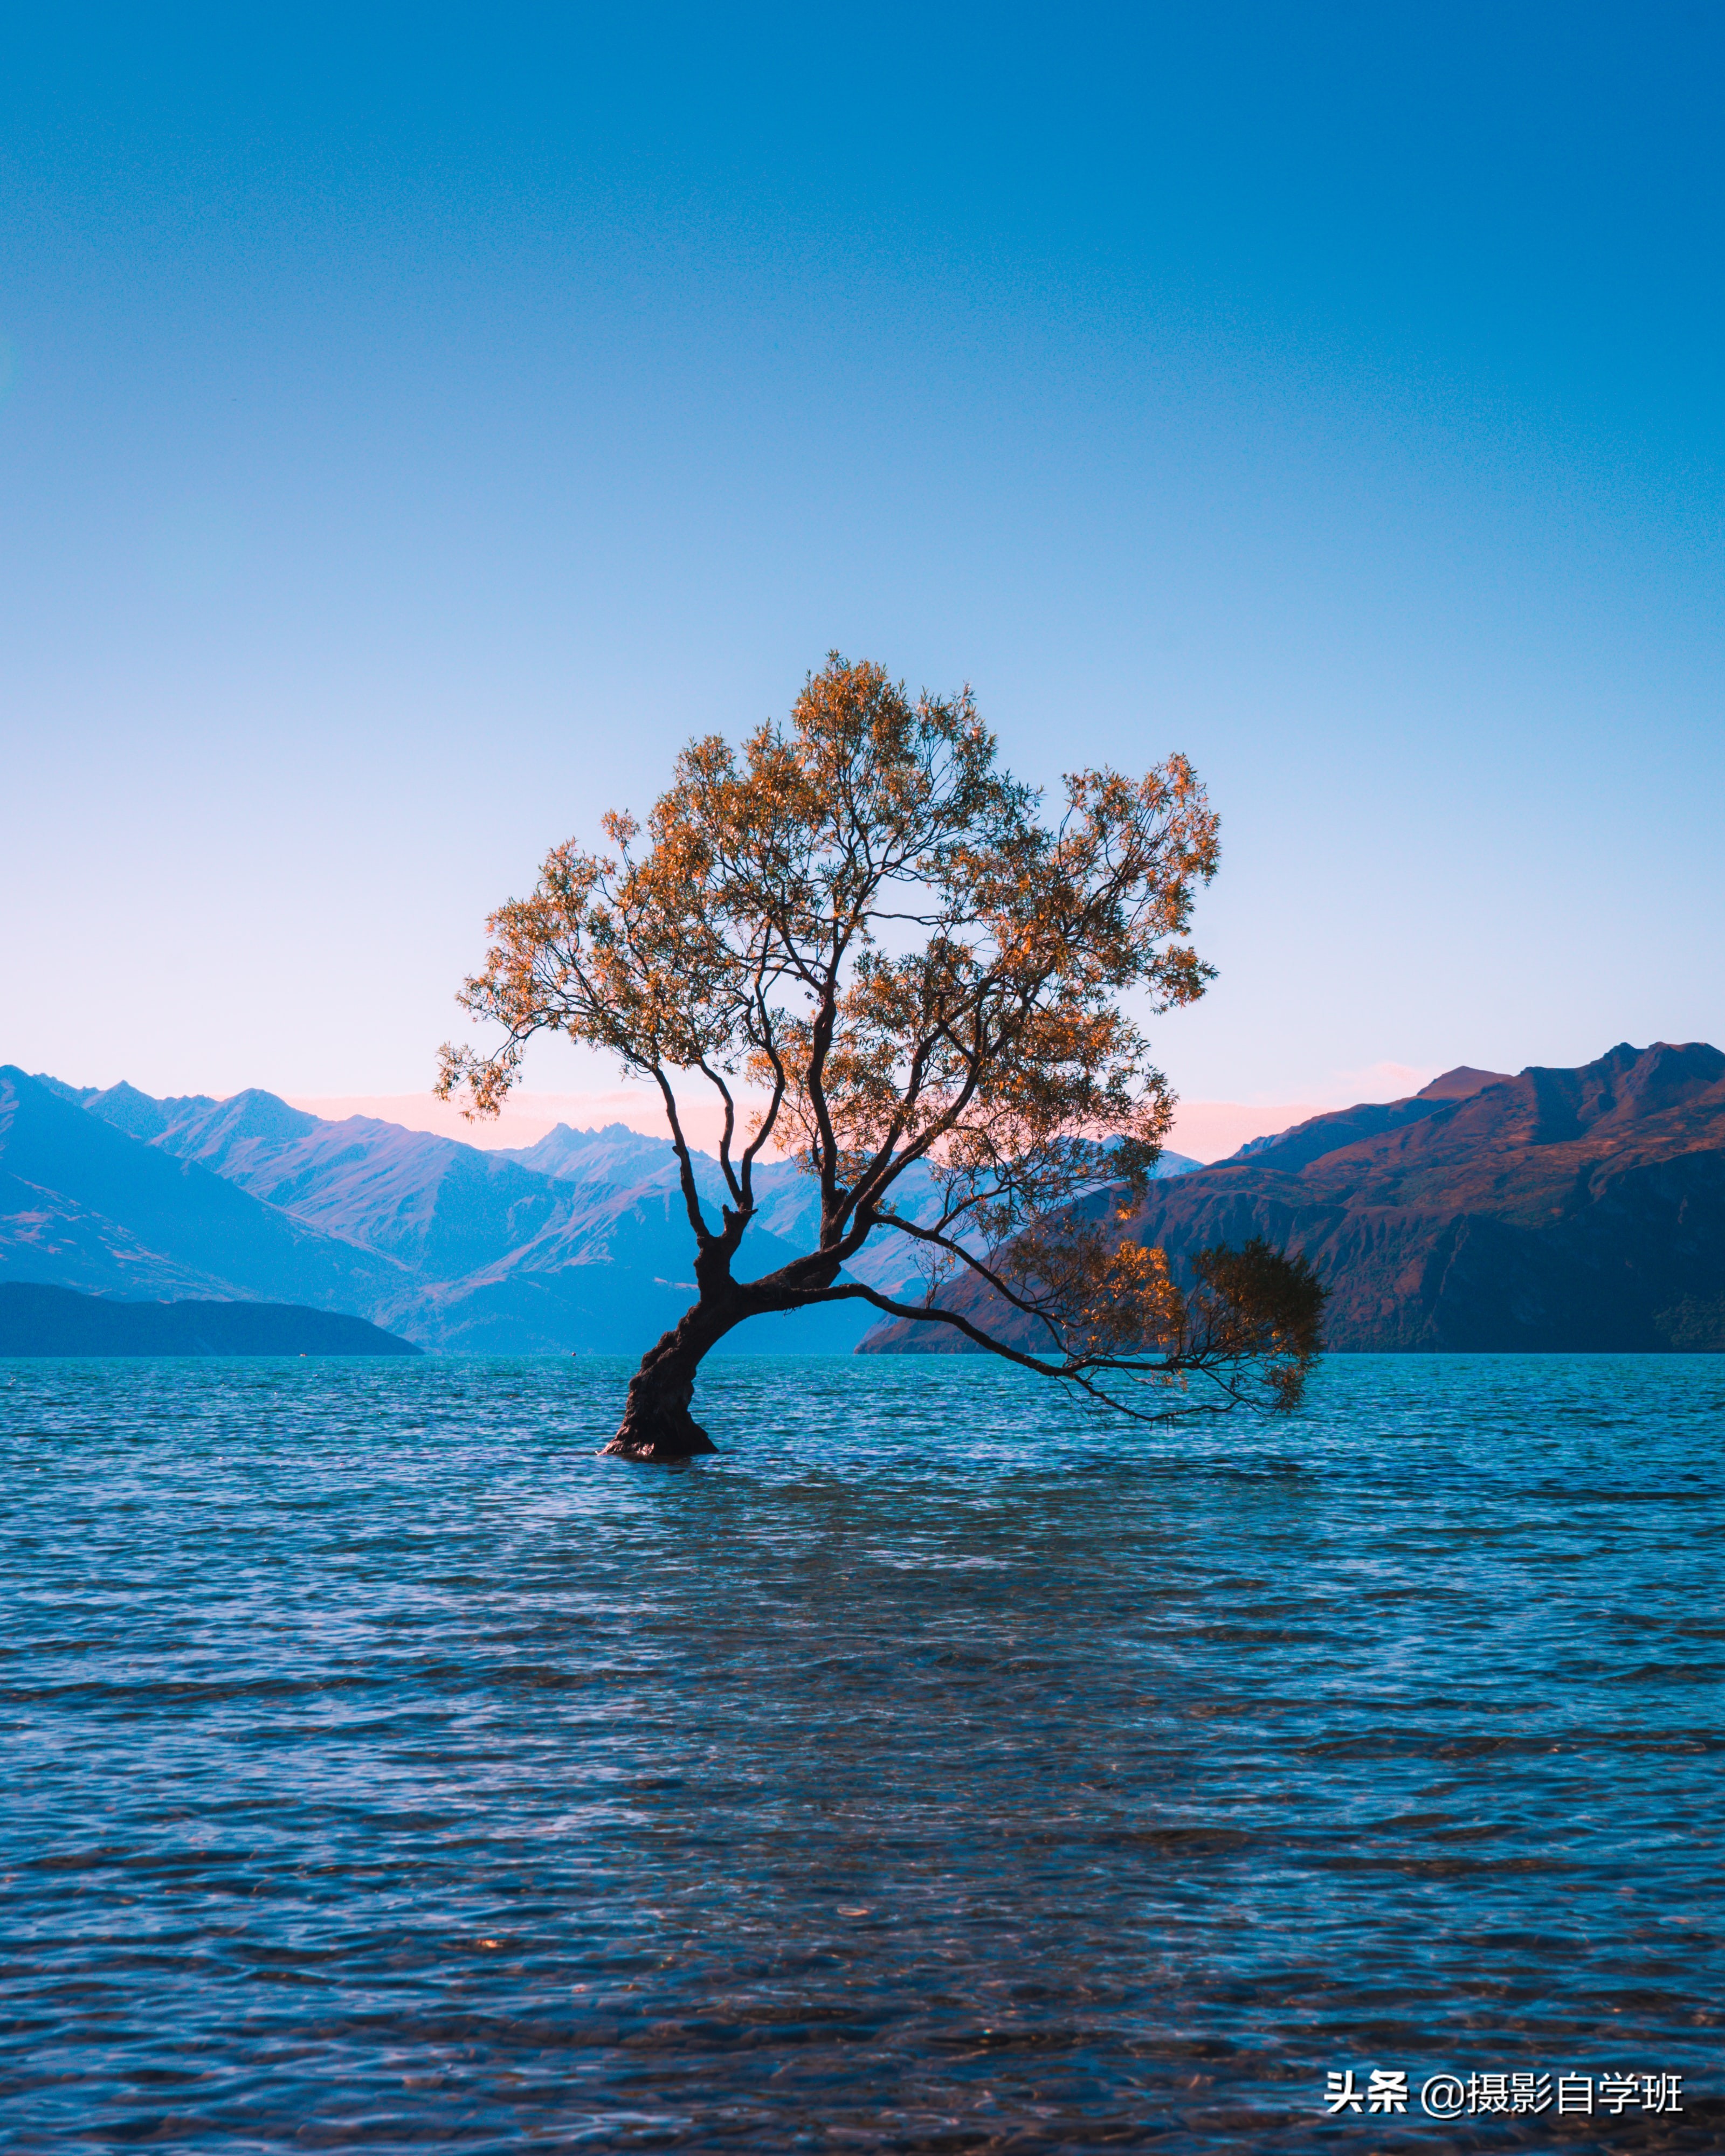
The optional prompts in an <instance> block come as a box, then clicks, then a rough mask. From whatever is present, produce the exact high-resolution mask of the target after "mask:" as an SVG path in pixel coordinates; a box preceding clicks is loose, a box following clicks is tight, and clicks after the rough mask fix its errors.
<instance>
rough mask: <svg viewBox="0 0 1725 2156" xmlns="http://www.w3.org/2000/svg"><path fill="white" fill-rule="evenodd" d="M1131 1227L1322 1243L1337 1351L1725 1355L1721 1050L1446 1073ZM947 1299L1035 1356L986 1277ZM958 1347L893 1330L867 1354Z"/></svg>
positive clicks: (1307, 1132) (1172, 1241)
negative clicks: (1574, 1066)
mask: <svg viewBox="0 0 1725 2156" xmlns="http://www.w3.org/2000/svg"><path fill="white" fill-rule="evenodd" d="M1089 1203H1090V1204H1091V1205H1092V1206H1093V1207H1094V1208H1095V1209H1096V1210H1097V1211H1098V1212H1100V1211H1101V1209H1103V1208H1104V1207H1105V1206H1107V1205H1110V1204H1117V1203H1118V1193H1098V1194H1097V1196H1096V1198H1095V1199H1092V1200H1091V1201H1089ZM1128 1232H1130V1233H1131V1234H1132V1235H1135V1236H1137V1238H1138V1239H1139V1240H1142V1241H1143V1242H1146V1243H1151V1244H1161V1245H1164V1246H1165V1247H1166V1248H1167V1249H1168V1252H1169V1253H1170V1255H1172V1256H1173V1258H1175V1260H1177V1261H1178V1260H1179V1259H1181V1258H1183V1257H1185V1256H1187V1255H1189V1254H1190V1253H1191V1252H1193V1251H1194V1250H1199V1249H1202V1248H1203V1247H1204V1245H1207V1244H1212V1243H1224V1242H1225V1243H1234V1244H1238V1243H1240V1242H1243V1241H1244V1240H1246V1239H1247V1238H1248V1237H1250V1236H1252V1235H1263V1236H1265V1237H1266V1238H1267V1239H1268V1240H1270V1241H1271V1242H1273V1243H1277V1244H1281V1245H1286V1246H1287V1247H1289V1248H1291V1249H1295V1250H1304V1251H1305V1252H1306V1253H1307V1255H1309V1256H1310V1257H1311V1258H1312V1260H1313V1262H1314V1263H1315V1264H1316V1265H1317V1269H1318V1270H1319V1272H1320V1274H1321V1276H1322V1278H1323V1280H1324V1281H1325V1283H1326V1285H1327V1286H1328V1288H1329V1291H1330V1303H1329V1308H1328V1313H1327V1323H1326V1337H1327V1344H1328V1345H1329V1346H1330V1347H1333V1348H1339V1349H1343V1350H1348V1349H1353V1350H1365V1349H1378V1350H1402V1351H1406V1350H1430V1349H1440V1350H1441V1349H1447V1350H1452V1351H1454V1350H1473V1351H1485V1352H1491V1351H1521V1352H1543V1351H1553V1350H1563V1351H1569V1352H1575V1351H1589V1350H1602V1351H1604V1350H1615V1351H1618V1352H1625V1351H1627V1352H1635V1351H1641V1350H1653V1349H1666V1348H1669V1347H1672V1346H1674V1345H1681V1346H1694V1347H1699V1346H1708V1345H1717V1346H1720V1347H1725V1325H1722V1324H1721V1319H1722V1317H1725V1302H1722V1301H1721V1298H1722V1297H1725V1055H1721V1053H1720V1052H1719V1050H1717V1049H1716V1048H1711V1047H1708V1046H1707V1045H1706V1044H1704V1043H1702V1042H1691V1043H1688V1044H1686V1045H1683V1046H1672V1045H1669V1044H1667V1043H1666V1042H1657V1043H1656V1044H1655V1045H1653V1046H1652V1047H1651V1048H1647V1049H1635V1048H1631V1047H1629V1046H1628V1045H1624V1046H1620V1047H1618V1048H1614V1049H1613V1050H1611V1051H1610V1053H1609V1055H1604V1056H1601V1057H1600V1058H1599V1061H1598V1062H1596V1063H1589V1064H1587V1065H1584V1066H1583V1067H1582V1068H1581V1069H1580V1070H1538V1069H1535V1070H1523V1071H1522V1072H1521V1074H1520V1075H1518V1076H1517V1077H1513V1078H1502V1077H1498V1076H1497V1075H1496V1074H1494V1073H1491V1072H1489V1071H1471V1070H1461V1071H1451V1072H1448V1073H1446V1074H1445V1076H1444V1077H1443V1078H1440V1079H1438V1080H1437V1081H1435V1082H1434V1084H1432V1085H1431V1086H1428V1087H1427V1088H1426V1089H1425V1092H1424V1093H1422V1094H1419V1095H1416V1096H1414V1098H1412V1099H1411V1100H1408V1101H1392V1102H1389V1103H1385V1104H1384V1105H1382V1106H1377V1105H1373V1106H1365V1107H1361V1108H1352V1109H1345V1110H1343V1111H1340V1112H1339V1113H1338V1114H1337V1115H1334V1116H1318V1117H1317V1118H1316V1119H1315V1120H1314V1121H1313V1122H1309V1123H1306V1124H1302V1125H1301V1126H1300V1127H1298V1128H1297V1129H1296V1130H1293V1131H1290V1132H1285V1133H1284V1134H1283V1135H1282V1136H1281V1137H1280V1138H1278V1139H1276V1140H1274V1141H1271V1142H1268V1143H1266V1144H1265V1145H1263V1146H1262V1147H1260V1149H1259V1150H1257V1151H1255V1152H1251V1153H1250V1154H1248V1155H1245V1156H1236V1158H1235V1159H1233V1160H1231V1161H1225V1162H1222V1163H1219V1164H1218V1165H1216V1166H1215V1167H1214V1168H1204V1169H1201V1170H1199V1172H1198V1173H1196V1174H1193V1175H1187V1176H1183V1177H1181V1178H1179V1179H1178V1181H1176V1182H1171V1183H1158V1184H1156V1185H1153V1187H1152V1190H1151V1193H1150V1196H1149V1199H1148V1201H1147V1204H1145V1205H1144V1206H1143V1207H1142V1209H1141V1210H1140V1211H1139V1212H1138V1213H1137V1214H1136V1215H1135V1217H1134V1219H1133V1220H1132V1224H1131V1227H1130V1229H1129V1231H1128ZM947 1296H948V1298H949V1299H950V1300H951V1301H952V1304H953V1306H955V1307H956V1306H964V1307H968V1308H969V1309H970V1310H972V1311H973V1312H976V1313H978V1315H982V1314H983V1312H986V1317H985V1320H984V1322H988V1323H989V1324H990V1325H991V1327H998V1328H999V1330H1000V1331H1001V1332H1004V1333H1005V1334H1006V1336H1007V1337H1010V1338H1012V1339H1014V1340H1016V1341H1019V1342H1022V1343H1023V1344H1024V1345H1027V1346H1028V1345H1029V1344H1031V1343H1032V1342H1033V1340H1034V1332H1032V1330H1031V1329H1030V1327H1029V1326H1028V1324H1027V1323H1026V1322H1025V1321H1024V1320H1022V1319H1019V1318H1018V1317H1017V1316H1016V1314H1015V1313H1010V1312H1005V1311H1004V1306H999V1305H998V1302H997V1301H996V1299H995V1298H994V1297H993V1296H992V1295H991V1294H990V1293H989V1292H988V1291H985V1290H980V1289H979V1288H978V1286H977V1285H976V1284H974V1283H973V1282H970V1281H967V1282H965V1283H963V1284H961V1285H957V1286H954V1287H952V1288H951V1289H949V1290H948V1291H947ZM991 1303H993V1304H995V1307H993V1308H992V1309H991V1308H988V1305H990V1304H991ZM1715 1327H1719V1330H1720V1337H1718V1338H1717V1340H1716V1339H1715V1338H1714V1337H1713V1336H1714V1329H1715ZM956 1340H957V1335H954V1334H950V1333H949V1332H947V1329H946V1328H944V1327H932V1326H928V1325H911V1324H897V1325H891V1326H883V1327H877V1328H876V1330H875V1332H872V1333H870V1335H869V1337H868V1338H867V1339H866V1340H865V1342H864V1343H863V1346H864V1349H865V1351H868V1352H874V1353H906V1352H915V1351H916V1350H919V1349H920V1350H924V1351H927V1350H929V1349H943V1350H947V1351H948V1352H950V1351H951V1349H952V1346H953V1344H954V1342H956ZM1035 1344H1037V1345H1039V1346H1040V1345H1045V1342H1036V1343H1035Z"/></svg>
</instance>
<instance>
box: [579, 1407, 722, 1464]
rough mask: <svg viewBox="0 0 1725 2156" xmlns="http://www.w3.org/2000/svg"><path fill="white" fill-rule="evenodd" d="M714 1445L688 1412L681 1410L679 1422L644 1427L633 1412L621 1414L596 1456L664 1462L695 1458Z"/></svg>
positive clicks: (650, 1462) (715, 1448)
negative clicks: (606, 1441) (615, 1433)
mask: <svg viewBox="0 0 1725 2156" xmlns="http://www.w3.org/2000/svg"><path fill="white" fill-rule="evenodd" d="M718 1449H719V1448H718V1446H717V1445H715V1444H714V1443H713V1441H712V1440H711V1438H710V1437H709V1436H708V1435H707V1434H706V1431H705V1430H703V1429H702V1428H701V1424H699V1423H698V1422H696V1419H695V1418H694V1417H693V1416H692V1415H690V1414H685V1416H684V1417H683V1419H682V1423H681V1424H680V1426H673V1425H672V1424H669V1423H661V1424H658V1425H657V1426H656V1427H648V1428H645V1429H643V1428H642V1427H641V1425H640V1424H639V1423H638V1422H637V1421H636V1420H635V1419H634V1417H633V1416H625V1417H624V1421H623V1423H622V1424H621V1425H620V1427H619V1430H618V1432H617V1435H616V1436H615V1437H614V1438H613V1439H612V1440H611V1442H610V1443H609V1444H608V1445H603V1446H602V1447H601V1448H600V1456H601V1458H603V1459H611V1460H643V1461H645V1462H646V1463H648V1464H649V1465H650V1466H667V1465H669V1464H670V1462H671V1461H672V1460H698V1459H700V1458H701V1455H702V1454H703V1453H707V1452H716V1451H717V1450H718Z"/></svg>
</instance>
